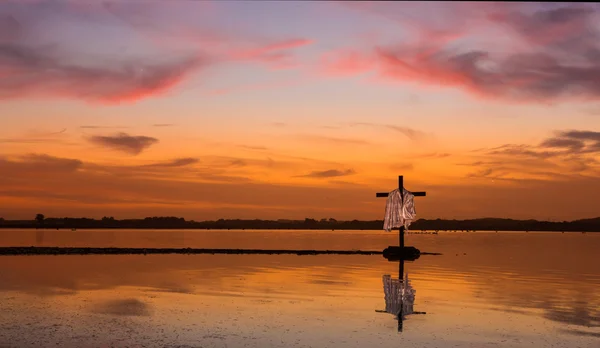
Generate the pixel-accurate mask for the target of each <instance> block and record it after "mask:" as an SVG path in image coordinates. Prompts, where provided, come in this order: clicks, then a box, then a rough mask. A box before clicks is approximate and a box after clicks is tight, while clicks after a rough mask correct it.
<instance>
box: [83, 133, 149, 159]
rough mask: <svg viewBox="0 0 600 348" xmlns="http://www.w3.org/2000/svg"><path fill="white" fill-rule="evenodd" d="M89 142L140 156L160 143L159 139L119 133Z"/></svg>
mask: <svg viewBox="0 0 600 348" xmlns="http://www.w3.org/2000/svg"><path fill="white" fill-rule="evenodd" d="M89 141H90V142H92V143H94V144H97V145H100V146H104V147H108V148H112V149H115V150H119V151H122V152H125V153H128V154H131V155H138V154H140V153H142V151H144V150H146V149H148V148H149V147H150V146H152V145H154V144H156V143H158V139H156V138H152V137H148V136H131V135H129V134H127V133H119V134H116V135H113V136H100V135H94V136H91V137H90V138H89Z"/></svg>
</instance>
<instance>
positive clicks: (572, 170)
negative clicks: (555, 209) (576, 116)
mask: <svg viewBox="0 0 600 348" xmlns="http://www.w3.org/2000/svg"><path fill="white" fill-rule="evenodd" d="M479 153H482V154H483V155H484V156H485V160H476V161H473V162H467V163H459V165H466V166H470V167H473V168H476V170H475V171H474V172H472V173H470V174H468V177H471V178H480V177H486V178H496V179H507V178H516V177H521V178H526V177H544V178H566V177H569V176H573V175H599V174H600V162H598V159H597V156H598V155H599V154H600V132H595V131H581V130H566V131H558V132H555V133H554V135H553V136H550V137H548V138H546V139H544V140H542V141H541V142H540V143H539V144H537V145H528V144H505V145H502V146H498V147H495V148H491V149H481V150H479Z"/></svg>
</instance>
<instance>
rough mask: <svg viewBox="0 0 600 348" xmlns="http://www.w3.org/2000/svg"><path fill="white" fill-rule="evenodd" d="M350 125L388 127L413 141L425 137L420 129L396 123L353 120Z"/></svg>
mask: <svg viewBox="0 0 600 348" xmlns="http://www.w3.org/2000/svg"><path fill="white" fill-rule="evenodd" d="M350 126H351V127H354V126H366V127H378V128H384V129H390V130H393V131H395V132H398V133H400V134H402V135H404V136H405V137H407V138H409V139H410V140H413V141H419V140H422V139H424V138H425V136H426V134H425V133H424V132H422V131H420V130H416V129H414V128H410V127H404V126H397V125H393V124H377V123H369V122H354V123H350Z"/></svg>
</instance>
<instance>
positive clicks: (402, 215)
mask: <svg viewBox="0 0 600 348" xmlns="http://www.w3.org/2000/svg"><path fill="white" fill-rule="evenodd" d="M402 190H403V194H404V202H403V201H402V195H400V190H399V189H395V190H394V191H392V192H390V193H389V195H388V199H387V203H386V204H385V218H384V220H383V229H384V230H385V231H387V232H390V231H391V230H392V229H394V228H399V227H401V226H404V228H405V229H408V227H409V226H410V224H411V223H412V222H413V221H414V220H415V219H416V215H417V214H416V212H415V201H414V197H415V196H414V195H413V194H412V192H410V191H408V190H407V189H405V188H402Z"/></svg>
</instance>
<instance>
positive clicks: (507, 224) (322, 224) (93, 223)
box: [0, 214, 600, 232]
mask: <svg viewBox="0 0 600 348" xmlns="http://www.w3.org/2000/svg"><path fill="white" fill-rule="evenodd" d="M0 228H51V229H57V228H58V229H61V228H67V229H85V228H120V229H126V228H128V229H283V230H285V229H294V230H298V229H309V230H311V229H314V230H324V229H328V230H381V229H383V221H382V220H371V221H359V220H351V221H338V220H335V219H332V218H329V219H320V220H316V219H312V218H306V219H304V220H283V219H281V220H259V219H255V220H241V219H228V220H226V219H219V220H216V221H199V222H197V221H193V220H191V221H188V220H185V219H184V218H181V217H174V216H154V217H147V218H144V219H124V220H117V219H115V218H114V217H108V216H105V217H103V218H102V219H91V218H69V217H65V218H46V217H45V216H44V214H37V215H36V216H35V219H34V220H5V219H1V218H0ZM410 230H413V231H421V230H428V231H557V232H560V231H564V232H600V217H599V218H594V219H583V220H574V221H563V222H550V221H538V220H513V219H497V218H484V219H471V220H443V219H436V220H427V219H419V220H417V221H415V222H414V223H413V224H411V226H410Z"/></svg>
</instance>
